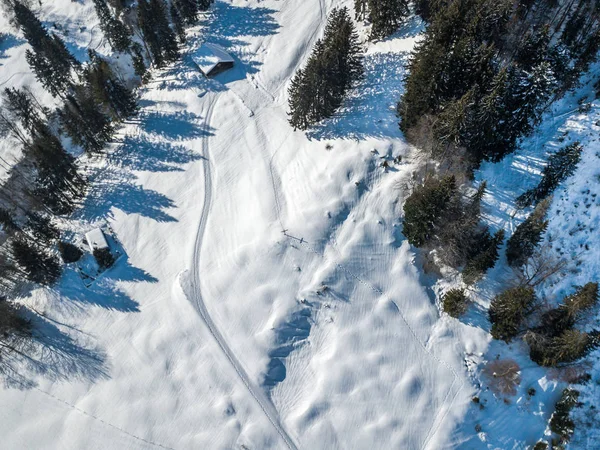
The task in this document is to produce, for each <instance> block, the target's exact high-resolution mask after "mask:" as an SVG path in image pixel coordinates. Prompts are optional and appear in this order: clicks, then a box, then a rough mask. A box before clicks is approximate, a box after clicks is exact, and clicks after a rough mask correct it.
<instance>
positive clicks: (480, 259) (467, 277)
mask: <svg viewBox="0 0 600 450" xmlns="http://www.w3.org/2000/svg"><path fill="white" fill-rule="evenodd" d="M503 241H504V230H503V229H501V230H498V231H497V232H496V233H495V234H494V236H490V235H489V232H487V233H486V234H485V238H484V242H482V243H481V244H480V245H481V250H480V251H479V252H478V253H477V254H476V255H475V256H473V257H472V258H471V259H470V260H469V261H468V262H467V265H466V266H465V269H464V270H463V273H462V276H463V281H464V282H465V283H466V284H473V283H476V282H477V281H479V280H480V279H481V278H482V277H483V276H484V275H485V273H486V272H487V271H488V269H491V268H492V267H494V265H495V264H496V261H497V260H498V256H499V255H498V250H499V248H500V246H501V245H502V242H503Z"/></svg>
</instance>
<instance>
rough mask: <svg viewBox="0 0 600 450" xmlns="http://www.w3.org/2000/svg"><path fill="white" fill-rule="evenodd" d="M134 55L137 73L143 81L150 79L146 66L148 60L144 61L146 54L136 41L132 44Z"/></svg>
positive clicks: (134, 67)
mask: <svg viewBox="0 0 600 450" xmlns="http://www.w3.org/2000/svg"><path fill="white" fill-rule="evenodd" d="M131 50H132V52H133V53H132V55H131V60H132V63H133V70H134V72H135V74H136V75H137V76H138V77H140V79H141V80H142V82H146V81H147V80H148V76H149V74H148V68H147V67H146V62H145V61H144V55H143V53H142V46H141V45H140V44H139V43H137V42H134V43H133V44H132V45H131Z"/></svg>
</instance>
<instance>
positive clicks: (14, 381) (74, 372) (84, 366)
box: [0, 312, 109, 389]
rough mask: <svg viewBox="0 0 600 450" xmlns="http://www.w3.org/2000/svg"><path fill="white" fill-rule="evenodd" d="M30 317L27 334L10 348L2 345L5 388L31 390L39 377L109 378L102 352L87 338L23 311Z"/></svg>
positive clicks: (0, 369)
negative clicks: (28, 334)
mask: <svg viewBox="0 0 600 450" xmlns="http://www.w3.org/2000/svg"><path fill="white" fill-rule="evenodd" d="M25 315H26V317H27V318H28V319H29V320H30V324H31V329H32V332H31V333H32V334H31V337H28V338H24V339H19V340H13V341H11V342H10V344H11V347H12V348H11V349H10V351H9V350H7V349H6V348H2V349H1V350H2V351H1V352H0V357H1V359H2V364H0V379H2V381H3V382H4V385H5V386H6V387H11V388H17V389H31V388H34V387H36V385H37V383H36V382H35V381H34V377H38V376H41V377H43V378H45V379H47V380H50V381H67V380H73V379H77V380H87V381H92V382H93V381H97V380H99V379H107V378H109V371H108V369H109V367H108V362H107V357H106V354H105V353H104V352H103V351H102V350H101V349H99V348H98V347H97V346H96V345H95V344H94V343H93V342H92V339H90V338H91V337H90V336H88V335H85V334H84V333H81V332H79V333H77V339H75V338H73V337H72V335H73V334H75V333H73V332H71V331H78V330H75V329H73V328H72V327H68V328H70V329H71V331H70V332H69V333H68V334H67V333H66V332H64V331H62V329H61V328H59V325H60V326H64V324H61V323H60V322H57V321H55V320H52V319H49V318H47V317H45V316H39V315H36V314H34V313H32V312H29V313H25Z"/></svg>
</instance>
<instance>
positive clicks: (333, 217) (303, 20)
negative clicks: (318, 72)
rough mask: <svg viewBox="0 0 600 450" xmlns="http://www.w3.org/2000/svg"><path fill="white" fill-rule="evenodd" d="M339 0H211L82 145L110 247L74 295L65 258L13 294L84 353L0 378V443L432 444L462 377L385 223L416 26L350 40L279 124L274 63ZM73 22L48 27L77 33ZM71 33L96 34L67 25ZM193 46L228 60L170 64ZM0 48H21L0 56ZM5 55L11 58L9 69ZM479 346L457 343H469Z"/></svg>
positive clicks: (390, 214)
mask: <svg viewBox="0 0 600 450" xmlns="http://www.w3.org/2000/svg"><path fill="white" fill-rule="evenodd" d="M84 3H85V5H88V3H91V2H88V1H87V0H86V1H85V2H84ZM350 3H351V2H343V1H337V0H293V1H277V0H264V1H257V0H251V1H246V0H234V1H232V2H225V1H221V0H217V2H216V5H215V11H214V14H211V15H210V16H209V17H207V18H205V19H204V20H203V23H202V26H200V27H198V28H197V29H193V30H190V33H189V34H190V38H189V42H188V44H187V46H186V51H185V54H184V55H183V58H182V60H181V61H180V62H178V63H176V64H175V65H174V66H173V67H171V68H168V69H166V70H164V71H162V72H160V73H156V74H155V76H154V78H153V79H152V81H151V82H150V83H149V84H148V85H147V86H146V87H145V88H144V89H143V90H142V99H141V102H140V104H141V111H140V114H139V116H138V117H137V118H135V119H134V120H132V121H131V122H130V123H128V124H126V126H125V127H124V128H123V129H122V131H121V133H120V139H119V142H116V143H114V145H113V146H112V148H111V149H110V150H109V152H108V156H107V157H106V158H103V159H98V160H96V161H92V163H93V167H92V168H91V169H90V177H91V178H92V179H93V180H94V184H93V185H92V186H93V187H92V191H91V193H90V196H89V197H88V199H87V201H86V203H85V205H84V206H83V207H82V209H81V210H80V211H79V212H78V213H77V218H78V219H81V220H94V221H98V220H104V219H107V220H108V221H109V223H110V225H111V227H112V229H113V230H114V233H115V235H116V236H117V237H118V239H119V241H120V243H121V244H122V246H123V248H124V250H125V251H126V258H124V259H123V260H122V261H121V263H120V265H117V267H115V268H114V270H113V271H112V272H111V273H108V274H107V276H106V278H103V281H102V283H99V284H98V285H97V286H94V287H93V289H92V290H91V291H90V294H89V297H86V296H85V295H83V294H84V292H83V290H85V288H83V287H81V288H79V287H77V280H73V279H72V278H73V277H70V275H67V276H65V277H64V278H63V280H62V281H61V285H60V287H59V293H58V294H59V295H61V296H64V297H65V298H64V299H59V298H58V296H57V298H54V297H53V298H49V296H48V295H47V294H46V293H45V292H43V291H41V290H38V291H35V292H33V294H32V295H31V297H30V299H28V302H30V303H31V304H32V305H34V306H36V307H37V308H39V309H45V308H47V311H48V313H49V314H51V315H52V319H53V320H55V321H57V322H59V323H61V324H63V323H64V324H66V325H56V327H57V328H59V329H60V332H61V333H63V334H65V335H66V336H70V338H71V339H73V341H74V342H82V345H83V344H86V346H85V348H94V349H98V351H97V352H96V353H94V354H97V355H98V356H97V358H96V359H94V358H92V359H91V360H90V358H88V359H87V360H86V359H84V361H89V362H88V363H87V364H88V365H89V371H90V372H93V373H91V374H87V375H88V376H76V372H77V371H76V370H75V369H74V371H73V372H74V373H73V376H71V377H69V376H68V375H67V376H62V375H61V376H60V377H47V376H44V374H43V373H33V374H29V375H28V377H29V378H28V380H29V381H30V382H31V384H30V385H29V387H24V386H22V388H21V389H14V388H4V389H2V390H0V402H2V405H3V408H2V412H1V413H0V419H1V420H0V432H2V436H3V446H6V448H34V449H35V448H53V447H56V446H55V444H56V443H58V442H60V448H61V449H82V448H86V449H92V448H98V449H100V448H102V449H106V448H127V449H129V448H133V449H137V448H140V449H142V448H143V449H145V448H171V449H200V448H206V449H232V448H236V449H261V450H263V449H282V448H289V449H295V448H298V449H350V448H356V449H359V448H368V449H392V448H393V449H426V448H427V449H439V448H442V447H444V446H446V445H447V444H448V442H450V441H449V440H450V439H451V438H450V436H451V433H452V430H453V429H455V427H456V424H457V422H458V421H460V420H461V417H462V415H463V414H464V413H465V410H466V408H467V405H468V403H469V401H470V394H471V390H470V388H469V385H468V382H467V379H466V375H465V372H464V369H463V367H462V354H463V351H464V348H463V343H462V342H461V341H460V340H458V339H457V337H458V331H457V327H456V326H455V324H454V323H453V322H451V321H449V320H447V318H443V319H440V318H439V316H438V313H437V309H436V307H435V305H434V304H433V303H432V302H431V300H430V298H429V296H428V293H427V286H424V285H423V284H421V278H422V277H421V276H420V274H419V272H418V270H417V268H416V267H415V265H414V264H413V260H414V257H415V256H414V254H413V252H412V250H411V248H410V246H409V245H408V243H407V242H406V241H405V240H404V239H403V237H402V235H401V232H400V229H401V227H400V222H401V218H400V215H401V212H402V211H401V204H402V201H403V196H404V195H405V194H406V192H407V187H408V186H410V184H411V181H412V173H413V171H415V170H418V168H419V167H420V165H421V162H420V161H419V160H418V158H417V157H416V156H415V155H414V154H413V153H412V152H411V151H410V148H409V147H408V146H407V145H406V144H405V142H404V140H403V137H402V135H401V133H400V132H399V131H398V128H397V118H396V116H395V111H394V107H395V103H396V101H397V99H398V96H399V95H400V93H401V89H402V86H401V79H402V76H403V74H404V70H405V65H406V62H407V57H408V54H409V52H410V50H411V49H412V48H413V46H414V44H415V41H416V39H417V38H418V32H419V30H420V29H421V28H420V24H419V23H418V22H417V21H415V20H414V19H413V20H411V22H410V23H408V24H407V25H406V26H405V27H403V29H402V30H400V32H399V33H398V34H397V35H395V36H393V37H392V38H390V39H387V40H385V41H383V42H379V43H377V44H372V43H370V44H365V49H366V50H367V52H366V59H365V64H366V70H367V76H366V77H365V79H364V80H363V81H361V83H360V85H359V86H358V87H357V89H356V90H355V92H353V93H352V95H351V97H350V98H349V100H348V101H347V102H346V104H345V105H344V107H343V108H342V110H341V111H340V112H339V114H337V115H336V116H335V117H333V118H331V119H329V120H327V121H325V122H323V123H322V124H320V125H319V126H318V127H316V129H315V130H313V131H311V132H310V133H308V135H307V134H305V133H302V132H299V131H298V132H295V131H293V130H292V129H291V128H290V126H289V125H288V123H287V87H288V84H289V80H290V78H291V77H292V76H293V74H294V72H295V70H296V69H297V68H298V67H299V66H301V65H302V64H304V63H305V61H306V59H307V57H308V55H309V53H310V50H311V48H312V46H313V44H314V43H315V41H316V39H318V38H319V37H320V36H321V34H322V30H323V27H324V25H325V20H326V16H327V13H328V12H329V11H331V9H332V8H333V7H336V6H340V5H348V6H351V5H350ZM70 4H71V2H70V0H69V1H67V0H59V1H57V2H54V3H53V5H52V6H51V7H50V6H45V9H44V10H43V11H44V13H45V14H46V15H47V17H46V19H47V20H50V19H49V18H50V17H52V20H56V21H57V22H58V21H61V20H62V19H60V18H59V13H64V14H65V15H68V16H70V19H69V20H72V21H73V23H78V21H80V20H81V19H80V18H81V17H83V16H81V15H80V16H77V17H73V15H77V14H85V13H86V12H89V11H88V8H87V6H86V7H83V6H81V5H79V6H77V7H76V8H75V9H74V10H73V11H71V10H69V5H70ZM88 6H89V5H88ZM61 8H62V9H61ZM67 11H70V12H67ZM94 17H95V16H94ZM59 19H60V20H59ZM94 20H95V19H94ZM62 21H64V20H62ZM91 26H93V24H92V25H91ZM83 34H84V32H81V31H80V32H78V33H73V34H69V35H68V36H66V39H67V40H68V41H69V39H71V40H70V41H69V42H70V45H72V46H79V47H81V46H82V44H81V42H80V41H81V40H82V39H83ZM87 38H88V39H89V40H97V39H96V38H95V37H94V33H93V32H92V31H90V29H89V26H88V30H87ZM203 42H212V43H216V44H218V45H221V46H222V47H223V48H225V49H226V50H227V52H228V53H229V54H231V55H232V57H233V58H234V60H235V66H234V68H233V69H232V70H229V71H227V72H224V73H222V74H220V75H218V76H216V77H215V78H214V79H206V78H204V77H203V76H202V74H201V73H200V72H199V71H198V68H197V67H196V66H195V64H194V62H193V60H192V56H193V55H194V51H195V49H197V48H199V47H200V46H201V44H202V43H203ZM16 45H22V44H20V43H17V44H16ZM94 45H98V46H99V50H102V49H104V51H106V49H105V47H104V46H103V45H104V44H102V45H100V41H98V42H94ZM13 50H18V51H20V52H21V53H22V52H23V51H24V50H23V49H22V47H13V48H12V49H10V50H3V51H4V52H5V53H6V54H8V53H9V52H12V51H13ZM0 61H3V62H4V61H6V59H2V60H0ZM4 64H6V63H4ZM19 64H21V66H20V67H17V66H16V65H15V66H14V67H13V68H11V70H12V71H14V72H15V73H16V72H19V71H27V70H28V69H27V67H26V66H25V65H24V64H25V63H24V62H20V63H19ZM4 72H5V71H4V70H3V76H2V77H0V78H1V79H4V75H8V76H10V74H5V73H4ZM28 79H29V80H30V82H31V78H28ZM359 139H360V141H359ZM398 156H401V157H402V162H393V160H394V159H396V158H397V157H398ZM384 161H388V163H389V164H390V168H389V170H384V168H383V167H382V163H383V162H384ZM111 292H112V293H113V296H112V297H110V296H109V297H106V296H105V294H107V293H108V294H110V293H111ZM84 297H86V298H89V299H90V300H89V301H87V302H86V301H85V300H84ZM110 298H112V300H110ZM73 300H75V301H73ZM59 301H60V302H64V304H65V305H69V306H63V307H62V308H59V307H55V305H56V303H58V302H59ZM71 326H73V327H75V328H76V329H71V328H70V327H71ZM87 341H91V342H90V343H88V342H87ZM480 341H483V342H484V344H485V339H479V340H477V339H475V338H474V337H473V338H472V339H466V344H465V345H467V346H468V348H469V350H470V351H475V350H477V351H480V350H481V349H480V348H479V347H478V345H484V344H478V343H476V342H480ZM92 344H93V345H92ZM90 351H91V350H90ZM25 417H26V418H27V419H24V418H25Z"/></svg>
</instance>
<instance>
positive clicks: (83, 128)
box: [58, 86, 114, 153]
mask: <svg viewBox="0 0 600 450" xmlns="http://www.w3.org/2000/svg"><path fill="white" fill-rule="evenodd" d="M58 117H59V119H60V124H61V127H62V130H63V131H64V132H65V133H66V134H67V136H69V137H70V138H71V139H72V140H73V143H74V144H76V145H79V146H81V147H82V148H83V149H84V150H85V151H86V152H88V153H101V152H102V149H103V148H104V146H105V145H106V143H107V142H109V141H110V139H111V138H112V135H113V132H114V127H113V125H112V124H111V121H110V118H109V117H108V116H107V115H106V114H104V113H103V112H102V111H101V110H100V109H99V108H98V105H97V104H96V102H95V99H94V97H93V95H92V94H91V92H90V91H89V90H88V89H87V88H86V87H85V86H78V89H77V92H76V94H75V95H69V96H68V97H67V98H66V100H65V104H64V106H63V107H62V108H61V109H60V110H59V111H58Z"/></svg>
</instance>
